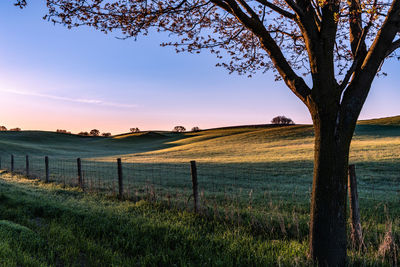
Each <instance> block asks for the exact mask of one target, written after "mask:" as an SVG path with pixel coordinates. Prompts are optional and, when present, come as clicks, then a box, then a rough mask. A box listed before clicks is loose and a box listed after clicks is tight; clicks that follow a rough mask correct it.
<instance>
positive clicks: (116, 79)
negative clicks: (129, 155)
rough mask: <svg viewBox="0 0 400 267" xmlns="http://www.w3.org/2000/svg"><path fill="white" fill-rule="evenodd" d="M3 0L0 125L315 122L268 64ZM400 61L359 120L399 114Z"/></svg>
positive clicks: (111, 127) (109, 127) (123, 128)
mask: <svg viewBox="0 0 400 267" xmlns="http://www.w3.org/2000/svg"><path fill="white" fill-rule="evenodd" d="M12 3H13V1H0V125H5V126H6V127H8V128H12V127H21V128H22V129H24V130H35V129H36V130H37V129H40V130H50V131H54V130H56V129H67V130H70V131H73V132H78V131H82V130H85V131H89V130H91V129H93V128H97V129H99V130H100V131H101V132H112V133H113V134H115V133H120V132H127V131H128V130H129V128H131V127H139V128H140V129H141V130H150V129H152V130H155V129H160V130H161V129H163V130H171V129H172V128H173V127H174V126H175V125H183V126H185V127H186V128H187V129H190V128H191V127H193V126H198V127H200V128H202V129H204V128H211V127H219V126H229V125H243V124H263V123H269V121H270V120H271V118H272V117H274V116H276V115H286V116H287V117H290V118H292V119H293V120H294V121H295V122H296V123H311V119H310V116H309V114H308V111H307V109H306V107H305V106H304V105H303V104H302V103H301V102H300V100H298V99H297V98H296V97H295V96H294V95H293V94H292V93H291V92H290V90H289V89H288V88H287V87H286V86H285V85H284V84H283V83H282V82H274V76H273V74H272V73H267V74H262V73H260V74H257V75H255V76H254V77H253V78H247V77H246V76H238V75H237V74H231V75H230V74H229V73H228V71H227V70H225V69H223V68H217V67H215V64H216V63H217V59H216V58H215V57H214V56H213V55H210V54H209V53H208V52H207V51H204V52H202V53H201V54H200V55H191V54H187V53H185V54H176V53H175V51H174V49H173V48H171V47H167V48H162V47H160V46H159V44H160V43H161V42H162V41H167V40H168V38H169V37H168V36H167V35H165V34H157V33H155V34H150V36H147V37H140V38H139V39H138V40H137V41H136V42H135V41H134V40H133V39H128V40H119V39H116V38H115V36H113V35H104V34H103V33H101V32H96V31H95V30H93V29H90V28H79V29H72V30H68V29H66V28H64V27H63V26H60V25H53V24H51V23H49V22H46V21H44V20H43V19H42V17H43V15H44V14H45V12H46V11H45V1H36V0H35V1H30V2H29V5H28V7H27V8H25V9H24V10H20V9H19V8H17V7H14V6H13V5H12ZM399 67H400V63H398V62H396V61H395V60H388V61H387V62H386V63H385V65H384V69H383V70H384V71H386V72H388V74H389V76H388V77H385V78H376V79H375V82H374V84H373V86H372V90H371V93H370V96H369V98H368V100H367V102H366V104H365V106H364V109H363V112H362V114H361V119H366V118H376V117H385V116H393V115H399V114H400V104H399V99H400V75H399V74H400V71H399V70H400V68H399Z"/></svg>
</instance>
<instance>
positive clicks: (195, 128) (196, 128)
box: [192, 126, 200, 132]
mask: <svg viewBox="0 0 400 267" xmlns="http://www.w3.org/2000/svg"><path fill="white" fill-rule="evenodd" d="M198 131H200V128H199V127H197V126H195V127H193V128H192V132H198Z"/></svg>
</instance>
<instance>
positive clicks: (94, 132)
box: [90, 129, 100, 136]
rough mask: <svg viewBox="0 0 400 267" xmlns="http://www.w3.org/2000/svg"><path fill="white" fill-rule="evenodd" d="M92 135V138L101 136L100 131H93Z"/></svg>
mask: <svg viewBox="0 0 400 267" xmlns="http://www.w3.org/2000/svg"><path fill="white" fill-rule="evenodd" d="M90 135H91V136H99V135H100V131H99V130H97V129H93V130H91V131H90Z"/></svg>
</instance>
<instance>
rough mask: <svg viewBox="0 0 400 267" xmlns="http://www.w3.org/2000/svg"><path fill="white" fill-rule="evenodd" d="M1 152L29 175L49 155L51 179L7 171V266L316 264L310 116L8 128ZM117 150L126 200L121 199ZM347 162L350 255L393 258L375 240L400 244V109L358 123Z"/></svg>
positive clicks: (1, 229)
mask: <svg viewBox="0 0 400 267" xmlns="http://www.w3.org/2000/svg"><path fill="white" fill-rule="evenodd" d="M0 154H1V160H2V167H3V169H9V168H10V165H9V164H10V160H9V159H10V154H14V159H15V169H16V170H17V171H20V172H21V173H23V172H24V167H25V165H24V164H25V155H29V157H30V173H31V178H43V176H44V173H43V172H44V156H49V158H50V174H51V175H50V176H51V177H50V178H51V180H52V181H54V183H50V184H44V183H42V182H40V181H39V180H37V179H29V180H28V179H25V178H23V177H22V176H21V175H14V176H12V175H10V174H9V173H7V172H4V173H3V174H2V179H1V180H0V187H1V191H0V192H1V195H0V198H1V204H0V214H1V215H0V220H1V221H0V236H2V240H3V241H2V243H0V256H1V257H0V258H1V259H2V261H3V262H1V260H0V263H2V264H3V265H7V266H8V265H10V266H21V265H22V266H25V265H31V266H38V265H43V266H48V265H50V266H64V265H65V266H71V265H72V266H73V265H75V266H82V265H83V266H110V265H114V266H120V265H121V266H132V265H155V264H159V265H160V264H161V265H163V264H164V265H165V264H168V265H171V264H177V265H207V264H208V265H209V264H211V263H214V264H215V265H226V266H230V265H264V266H265V265H279V264H280V265H284V266H292V265H309V264H310V263H309V262H308V261H307V257H306V256H307V255H306V251H307V239H308V237H307V234H308V218H309V217H308V212H309V197H310V189H311V182H312V167H313V130H312V127H311V126H309V125H295V126H287V127H272V126H270V125H260V126H248V127H246V126H243V127H231V128H220V129H211V130H206V131H200V132H195V133H182V134H177V133H170V132H161V131H157V132H144V133H137V134H125V135H119V136H115V137H112V138H102V137H79V136H74V135H66V134H57V133H51V132H33V131H32V132H29V131H24V132H0ZM77 157H80V158H82V168H83V171H84V180H85V191H91V192H92V193H93V194H85V193H84V192H82V191H81V190H80V189H77V188H76V187H74V185H76V176H77V175H76V158H77ZM118 157H119V158H121V159H122V162H123V173H124V184H125V195H124V197H125V199H126V201H117V200H116V192H117V190H118V189H117V187H118V185H117V176H116V174H117V169H116V158H118ZM191 160H195V161H196V162H197V168H198V175H199V181H198V182H199V190H200V195H201V196H200V199H201V212H200V214H199V215H193V213H192V204H191V201H192V199H191V198H190V195H191V180H190V179H191V178H190V168H189V161H191ZM350 162H351V163H352V164H355V165H356V171H357V179H358V186H359V197H360V209H361V216H362V226H363V230H364V243H365V249H364V250H355V249H353V248H352V246H351V244H349V256H350V257H349V260H350V261H349V264H350V265H366V266H380V265H390V262H391V259H392V260H393V259H395V260H397V258H398V254H397V255H396V256H395V257H386V259H384V258H383V257H381V256H379V252H378V250H379V246H380V245H381V243H382V241H383V240H384V236H385V233H388V232H389V231H390V230H391V232H392V235H393V237H394V240H395V242H397V244H399V238H400V235H399V227H400V221H399V219H398V218H399V217H400V208H399V204H400V185H399V181H400V118H399V117H392V118H385V119H380V120H370V121H361V122H360V123H359V125H358V126H357V129H356V134H355V136H354V139H353V142H352V147H351V156H350ZM71 186H72V187H71ZM98 193H100V194H98ZM126 237H129V238H126ZM21 238H22V239H23V240H29V242H21V240H20V239H21ZM397 253H398V252H397Z"/></svg>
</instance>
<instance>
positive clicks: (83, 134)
mask: <svg viewBox="0 0 400 267" xmlns="http://www.w3.org/2000/svg"><path fill="white" fill-rule="evenodd" d="M78 135H80V136H89V133H88V132H80V133H78Z"/></svg>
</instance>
